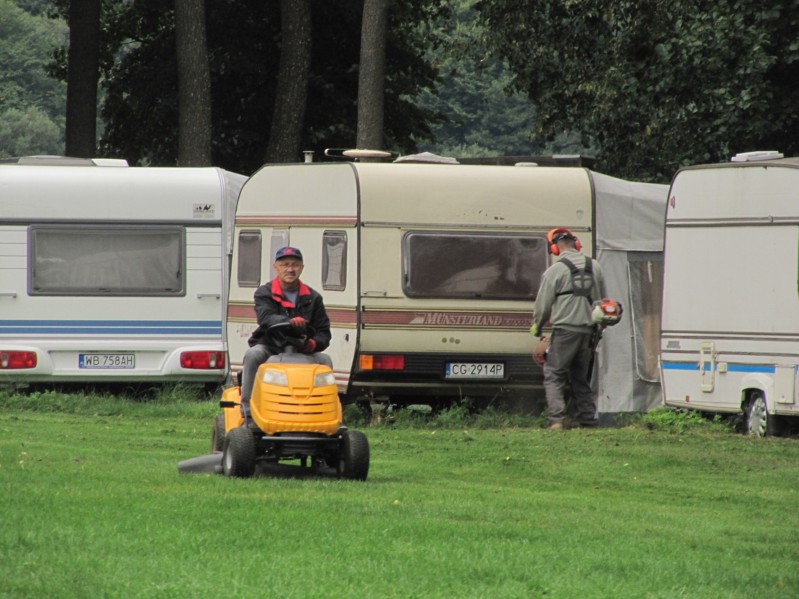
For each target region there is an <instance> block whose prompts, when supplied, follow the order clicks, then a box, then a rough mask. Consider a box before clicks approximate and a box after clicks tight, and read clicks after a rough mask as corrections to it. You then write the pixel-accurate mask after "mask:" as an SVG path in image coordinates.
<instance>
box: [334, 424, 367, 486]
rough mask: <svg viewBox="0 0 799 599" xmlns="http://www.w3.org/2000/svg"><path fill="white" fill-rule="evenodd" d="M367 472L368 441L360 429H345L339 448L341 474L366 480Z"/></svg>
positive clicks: (345, 476)
mask: <svg viewBox="0 0 799 599" xmlns="http://www.w3.org/2000/svg"><path fill="white" fill-rule="evenodd" d="M368 474H369V441H368V439H367V438H366V435H364V434H363V433H362V432H360V431H346V432H345V433H344V438H343V443H342V448H341V475H342V476H343V477H344V478H351V479H354V480H366V477H367V475H368Z"/></svg>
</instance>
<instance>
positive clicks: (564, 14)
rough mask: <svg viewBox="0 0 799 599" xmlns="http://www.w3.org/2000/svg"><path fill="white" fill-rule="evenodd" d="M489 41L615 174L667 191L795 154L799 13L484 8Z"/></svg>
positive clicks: (675, 5) (503, 3) (544, 107)
mask: <svg viewBox="0 0 799 599" xmlns="http://www.w3.org/2000/svg"><path fill="white" fill-rule="evenodd" d="M479 10H480V11H481V17H482V19H483V22H484V23H485V25H486V27H487V29H488V31H489V35H488V37H487V43H488V44H490V45H491V47H492V48H494V49H495V50H496V51H497V52H498V53H499V55H500V56H502V57H504V58H506V59H507V60H508V62H509V64H510V66H511V68H512V70H513V72H514V74H515V81H514V87H515V89H518V90H522V91H524V92H525V93H526V94H528V96H529V97H530V98H531V99H532V100H533V102H534V103H535V105H536V107H537V109H538V121H537V123H536V127H535V128H534V130H533V139H534V140H551V139H553V138H554V137H555V136H556V135H558V134H560V133H562V132H564V131H572V132H576V133H579V134H580V135H581V138H582V143H583V144H584V145H586V146H588V145H591V144H595V145H596V146H597V147H598V148H599V154H598V156H597V157H598V158H599V161H600V164H601V165H602V167H603V170H605V171H606V172H608V173H611V174H615V175H617V176H624V177H630V178H642V179H648V180H659V181H665V180H668V178H669V177H670V176H671V175H672V174H673V173H674V171H675V170H676V169H677V168H678V167H679V166H681V165H685V164H690V163H699V162H709V161H722V160H727V159H729V156H730V154H733V153H736V152H740V151H747V150H753V149H779V150H782V151H783V152H785V153H786V154H796V153H799V135H797V133H799V86H797V85H796V81H799V39H798V38H797V37H796V31H798V30H799V5H798V4H797V2H795V1H794V0H780V1H776V2H771V3H766V4H764V3H762V2H754V1H752V0H744V1H740V0H736V1H733V0H720V1H719V2H715V3H712V4H708V3H706V2H696V1H691V0H679V1H677V2H669V3H666V2H661V1H659V0H643V1H641V2H631V1H629V0H614V1H611V2H606V1H603V0H568V1H563V0H560V1H557V0H536V1H534V0H481V1H480V2H479Z"/></svg>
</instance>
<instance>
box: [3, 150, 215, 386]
mask: <svg viewBox="0 0 799 599" xmlns="http://www.w3.org/2000/svg"><path fill="white" fill-rule="evenodd" d="M225 181H230V179H227V178H225V177H223V176H222V173H221V171H219V169H214V168H206V169H156V168H152V169H150V168H127V167H78V166H75V167H72V166H69V167H65V166H59V167H47V166H19V165H4V166H0V204H2V207H3V209H2V216H0V221H2V222H0V237H1V238H0V281H2V282H0V309H2V317H1V318H0V353H2V354H3V355H4V356H6V357H7V358H9V356H10V357H16V358H19V357H20V356H22V357H24V356H26V355H28V356H35V359H32V360H30V363H31V364H32V363H35V366H33V367H30V368H28V367H24V368H13V367H11V366H8V365H6V366H1V365H0V381H4V382H23V383H37V382H42V383H43V382H80V383H84V382H109V383H110V382H136V381H151V382H164V381H184V382H195V383H209V384H219V383H222V382H224V380H225V378H226V376H227V359H226V342H225V340H224V335H223V321H224V315H225V312H224V308H223V306H224V302H225V298H226V296H227V260H228V258H227V255H226V252H225V244H224V227H225V224H226V223H225V215H226V213H227V210H228V206H227V202H228V201H229V196H230V194H231V190H230V189H228V188H227V185H226V183H225ZM9 359H10V358H9Z"/></svg>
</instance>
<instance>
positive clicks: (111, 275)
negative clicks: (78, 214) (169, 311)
mask: <svg viewBox="0 0 799 599" xmlns="http://www.w3.org/2000/svg"><path fill="white" fill-rule="evenodd" d="M184 238H185V233H184V229H183V227H171V226H161V227H159V226H152V227H130V226H118V227H114V226H90V225H81V226H80V227H76V226H63V225H61V226H34V227H31V229H30V235H29V253H28V255H29V268H28V273H29V279H28V293H30V294H31V295H102V296H108V295H117V296H134V295H135V296H138V295H153V296H156V295H169V296H176V295H184V294H185V292H186V287H185V274H184V273H185V272H186V268H185V264H184V263H185V256H184V252H183V248H184V246H185V242H184Z"/></svg>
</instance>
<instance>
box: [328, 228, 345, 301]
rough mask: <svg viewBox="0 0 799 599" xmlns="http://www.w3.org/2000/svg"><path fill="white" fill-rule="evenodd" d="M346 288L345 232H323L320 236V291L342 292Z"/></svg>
mask: <svg viewBox="0 0 799 599" xmlns="http://www.w3.org/2000/svg"><path fill="white" fill-rule="evenodd" d="M346 286H347V232H346V231H325V232H324V235H323V236H322V289H329V290H331V291H343V290H344V288H345V287H346Z"/></svg>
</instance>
